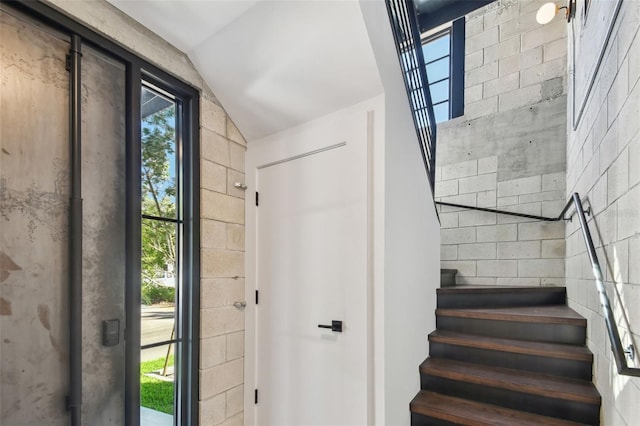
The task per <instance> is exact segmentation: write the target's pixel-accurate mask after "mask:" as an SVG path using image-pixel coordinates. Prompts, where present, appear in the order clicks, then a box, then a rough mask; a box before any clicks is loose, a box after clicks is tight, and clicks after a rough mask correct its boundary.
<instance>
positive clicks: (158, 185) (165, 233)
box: [141, 105, 176, 303]
mask: <svg viewBox="0 0 640 426" xmlns="http://www.w3.org/2000/svg"><path fill="white" fill-rule="evenodd" d="M174 145H175V107H174V106H173V105H171V106H169V107H167V108H165V109H163V110H160V111H158V112H155V113H153V114H150V115H148V116H146V117H144V118H143V120H142V168H141V178H142V214H143V215H149V216H156V217H163V218H175V217H176V201H175V200H176V181H175V177H172V176H171V173H170V171H171V162H172V161H174V159H175V150H174ZM175 264H176V225H175V224H174V223H170V222H162V221H158V220H150V219H149V220H143V226H142V284H143V302H144V303H155V302H157V301H158V300H150V299H154V298H155V299H157V298H161V299H162V298H166V296H168V295H169V294H171V295H173V293H174V289H170V288H167V289H166V290H167V291H161V289H157V288H154V287H158V284H159V281H158V279H159V278H163V277H165V276H166V273H167V272H172V270H171V268H175ZM145 289H146V290H147V292H146V293H148V294H147V295H146V296H148V297H146V299H147V300H144V299H145ZM159 290H160V291H159ZM162 293H166V295H165V296H163V295H162ZM150 294H153V295H155V297H151V296H150ZM171 301H172V300H171Z"/></svg>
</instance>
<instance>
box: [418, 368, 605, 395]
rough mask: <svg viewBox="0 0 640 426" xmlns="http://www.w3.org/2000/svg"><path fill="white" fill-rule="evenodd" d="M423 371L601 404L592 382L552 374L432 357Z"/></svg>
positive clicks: (481, 383)
mask: <svg viewBox="0 0 640 426" xmlns="http://www.w3.org/2000/svg"><path fill="white" fill-rule="evenodd" d="M420 372H421V373H423V374H428V375H431V376H437V377H442V378H446V379H451V380H456V381H462V382H465V383H474V384H479V385H486V386H491V387H494V388H501V389H507V390H510V391H515V392H522V393H528V394H534V395H539V396H544V397H551V398H554V399H562V400H567V401H574V402H580V403H585V404H593V405H599V404H600V395H599V394H598V391H597V390H596V389H595V387H594V386H593V384H592V383H591V382H588V381H585V380H576V379H568V378H564V377H558V376H549V375H545V374H539V373H531V372H527V371H521V370H513V369H508V368H501V367H489V366H485V365H480V364H471V363H467V362H461V361H452V360H446V359H437V358H428V359H426V360H425V361H424V362H423V363H422V364H421V365H420Z"/></svg>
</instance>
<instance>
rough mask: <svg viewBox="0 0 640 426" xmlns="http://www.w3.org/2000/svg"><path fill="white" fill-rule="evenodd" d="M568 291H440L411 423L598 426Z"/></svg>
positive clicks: (580, 326) (582, 328)
mask: <svg viewBox="0 0 640 426" xmlns="http://www.w3.org/2000/svg"><path fill="white" fill-rule="evenodd" d="M565 301H566V290H565V288H563V287H527V288H522V287H516V288H509V287H490V288H486V287H485V288H479V287H447V288H440V289H438V305H437V306H438V307H437V310H436V325H437V330H436V331H434V332H433V333H431V334H430V335H429V352H430V353H429V358H427V359H426V360H425V361H424V362H423V363H422V365H420V385H421V386H420V387H421V390H420V392H418V394H417V395H416V397H415V398H414V399H413V401H411V405H410V407H411V424H412V425H413V426H422V425H458V424H460V425H492V426H494V425H505V426H507V425H508V426H526V425H536V426H540V425H558V426H561V425H578V424H588V425H598V424H599V423H600V395H599V394H598V391H597V390H596V389H595V387H594V386H593V384H592V383H591V369H592V363H593V355H592V354H591V352H590V351H589V350H588V349H587V348H586V346H585V338H586V325H587V322H586V320H585V319H584V318H582V317H581V316H579V315H578V314H577V313H576V312H574V311H573V310H571V309H570V308H569V307H567V306H566V302H565Z"/></svg>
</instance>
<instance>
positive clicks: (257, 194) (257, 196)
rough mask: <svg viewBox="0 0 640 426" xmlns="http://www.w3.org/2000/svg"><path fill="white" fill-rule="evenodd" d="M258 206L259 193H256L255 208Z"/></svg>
mask: <svg viewBox="0 0 640 426" xmlns="http://www.w3.org/2000/svg"><path fill="white" fill-rule="evenodd" d="M258 205H260V193H259V192H258V191H256V206H258Z"/></svg>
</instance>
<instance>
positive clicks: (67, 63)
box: [64, 53, 71, 71]
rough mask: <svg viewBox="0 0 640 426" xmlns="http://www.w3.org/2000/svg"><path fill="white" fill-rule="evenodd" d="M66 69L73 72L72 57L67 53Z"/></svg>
mask: <svg viewBox="0 0 640 426" xmlns="http://www.w3.org/2000/svg"><path fill="white" fill-rule="evenodd" d="M64 69H65V70H67V71H71V55H69V54H68V53H67V55H66V56H65V59H64Z"/></svg>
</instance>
